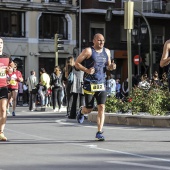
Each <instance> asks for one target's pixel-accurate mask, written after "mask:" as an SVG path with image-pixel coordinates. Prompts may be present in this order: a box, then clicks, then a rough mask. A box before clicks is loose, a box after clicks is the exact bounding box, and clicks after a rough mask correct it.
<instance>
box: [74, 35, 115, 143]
mask: <svg viewBox="0 0 170 170" xmlns="http://www.w3.org/2000/svg"><path fill="white" fill-rule="evenodd" d="M104 43H105V39H104V37H103V35H102V34H99V33H98V34H95V36H94V38H93V44H94V45H93V46H92V47H88V48H86V49H84V50H83V51H82V53H81V54H80V55H79V56H78V57H77V59H76V61H75V67H76V68H77V69H79V70H82V71H84V83H83V88H84V95H85V106H82V107H81V108H80V110H79V111H78V113H77V120H78V122H79V123H83V121H84V114H88V113H90V112H91V111H92V110H93V107H94V99H96V101H97V108H98V115H97V126H98V131H97V133H96V140H100V141H103V140H105V138H104V136H103V135H102V133H103V132H102V128H103V124H104V119H105V115H104V111H105V102H106V97H107V92H106V70H114V69H116V64H115V63H114V62H112V63H111V59H110V58H111V57H110V56H111V54H110V50H109V49H107V48H104ZM82 62H83V63H84V64H83V65H82Z"/></svg>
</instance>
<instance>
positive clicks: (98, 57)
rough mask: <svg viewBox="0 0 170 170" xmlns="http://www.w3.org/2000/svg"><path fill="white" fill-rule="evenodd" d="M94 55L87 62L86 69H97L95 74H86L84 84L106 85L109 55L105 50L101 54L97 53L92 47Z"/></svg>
mask: <svg viewBox="0 0 170 170" xmlns="http://www.w3.org/2000/svg"><path fill="white" fill-rule="evenodd" d="M91 50H92V55H91V57H90V58H89V59H86V60H85V67H86V68H88V69H89V68H91V67H94V68H95V73H94V74H92V75H90V74H87V73H84V83H95V84H99V83H105V82H106V66H107V64H108V55H107V53H106V51H105V48H103V51H102V52H101V53H98V52H96V51H95V49H94V48H93V47H91Z"/></svg>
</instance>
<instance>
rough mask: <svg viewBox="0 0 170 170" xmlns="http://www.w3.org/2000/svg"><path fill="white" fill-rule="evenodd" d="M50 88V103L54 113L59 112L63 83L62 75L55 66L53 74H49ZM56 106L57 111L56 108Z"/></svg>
mask: <svg viewBox="0 0 170 170" xmlns="http://www.w3.org/2000/svg"><path fill="white" fill-rule="evenodd" d="M50 82H51V83H50V84H51V87H52V103H53V110H54V112H56V111H58V112H60V109H61V104H62V92H63V82H62V74H61V70H60V67H59V66H55V68H54V72H53V73H52V74H51V81H50ZM56 104H57V105H58V109H57V107H56Z"/></svg>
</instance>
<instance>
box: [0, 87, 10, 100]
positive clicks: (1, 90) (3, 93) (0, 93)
mask: <svg viewBox="0 0 170 170" xmlns="http://www.w3.org/2000/svg"><path fill="white" fill-rule="evenodd" d="M0 99H8V88H7V87H0Z"/></svg>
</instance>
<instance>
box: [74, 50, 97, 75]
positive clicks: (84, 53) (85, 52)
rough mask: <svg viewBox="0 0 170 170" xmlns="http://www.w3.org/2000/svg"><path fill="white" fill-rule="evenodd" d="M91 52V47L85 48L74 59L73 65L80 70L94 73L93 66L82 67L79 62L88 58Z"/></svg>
mask: <svg viewBox="0 0 170 170" xmlns="http://www.w3.org/2000/svg"><path fill="white" fill-rule="evenodd" d="M91 54H92V51H91V48H85V49H84V50H83V51H82V53H81V54H80V55H79V56H78V57H77V59H76V61H75V67H76V68H77V69H79V70H82V71H84V72H86V73H88V74H93V73H94V68H89V69H87V68H86V67H84V66H83V65H82V64H81V63H82V62H83V61H84V60H85V59H88V58H90V56H91Z"/></svg>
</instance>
